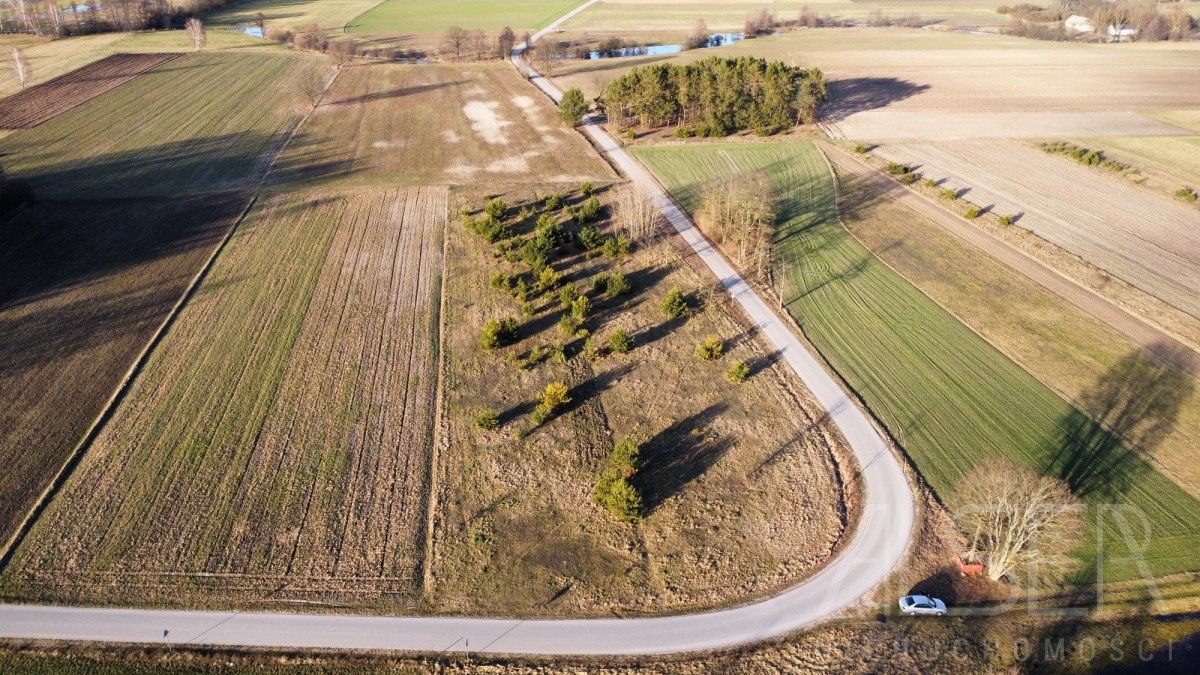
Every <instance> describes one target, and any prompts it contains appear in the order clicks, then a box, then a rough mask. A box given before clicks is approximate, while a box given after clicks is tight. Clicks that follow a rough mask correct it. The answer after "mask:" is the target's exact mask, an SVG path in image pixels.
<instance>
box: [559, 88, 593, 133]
mask: <svg viewBox="0 0 1200 675" xmlns="http://www.w3.org/2000/svg"><path fill="white" fill-rule="evenodd" d="M587 111H588V104H587V99H585V98H584V97H583V92H582V91H580V89H579V87H571V88H570V89H568V90H566V91H565V92H563V97H562V100H560V101H559V102H558V119H560V120H562V121H563V122H565V123H567V124H570V125H571V126H578V125H579V123H580V122H582V121H583V116H584V115H586V114H587Z"/></svg>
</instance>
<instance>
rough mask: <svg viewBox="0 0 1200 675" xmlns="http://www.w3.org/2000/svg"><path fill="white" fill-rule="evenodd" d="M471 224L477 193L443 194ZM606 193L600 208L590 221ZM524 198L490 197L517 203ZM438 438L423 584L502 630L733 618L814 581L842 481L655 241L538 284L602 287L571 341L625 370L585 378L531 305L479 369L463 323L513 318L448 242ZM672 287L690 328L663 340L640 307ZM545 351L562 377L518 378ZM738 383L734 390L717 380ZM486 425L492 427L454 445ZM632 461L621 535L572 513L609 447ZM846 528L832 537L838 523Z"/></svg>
mask: <svg viewBox="0 0 1200 675" xmlns="http://www.w3.org/2000/svg"><path fill="white" fill-rule="evenodd" d="M456 194H457V195H458V198H459V200H460V201H463V202H466V203H470V204H472V205H474V206H476V207H478V205H479V204H480V203H481V199H480V195H479V193H478V192H477V191H468V190H463V191H460V192H457V193H456ZM610 194H611V192H606V193H605V196H604V198H605V200H606V201H607V200H608V198H609V195H610ZM531 196H532V193H531V192H530V191H529V190H528V189H511V190H508V191H507V192H506V193H505V194H504V198H505V199H506V200H507V201H508V202H509V203H510V204H513V203H524V202H525V201H526V200H528V199H529V198H530V197H531ZM448 241H449V252H448V256H447V263H448V268H447V284H448V286H447V293H446V297H447V306H446V317H445V322H446V333H445V339H446V354H447V365H446V372H445V378H446V379H445V384H444V391H445V397H446V398H445V406H444V410H445V411H446V419H445V424H446V427H447V440H448V445H447V446H446V447H444V448H443V449H442V453H443V454H442V461H441V466H440V469H439V472H438V475H439V483H440V485H441V490H440V491H439V493H438V495H437V504H438V509H437V518H436V523H437V525H436V529H435V534H434V536H435V542H436V543H435V547H434V562H433V565H432V571H433V583H432V586H431V588H430V589H429V593H428V597H430V598H433V599H434V600H435V601H436V602H435V607H436V608H437V609H439V610H445V611H471V612H481V613H501V614H520V615H541V614H556V615H562V614H569V615H596V614H607V613H609V612H612V611H620V612H621V613H633V614H642V613H661V612H667V611H679V610H683V609H685V608H695V607H701V606H712V605H718V604H721V603H725V602H730V601H743V600H745V599H746V598H748V597H752V596H756V595H764V594H767V593H769V592H772V591H775V590H778V589H780V588H782V587H784V586H786V585H789V584H791V583H794V582H796V581H797V580H799V579H801V578H803V577H805V576H807V575H808V574H810V573H812V572H814V571H816V570H817V569H819V568H820V566H821V565H823V564H824V562H825V561H826V559H827V558H828V556H829V554H830V552H831V550H832V549H833V547H834V546H835V545H836V544H837V543H838V541H839V537H841V536H842V534H843V531H844V530H843V527H844V525H843V523H842V521H841V517H840V516H839V510H841V509H845V508H847V504H848V500H852V499H853V498H852V497H848V496H847V495H846V494H844V492H843V487H842V479H841V476H844V475H847V473H848V472H850V471H852V470H853V469H851V468H850V461H851V460H849V459H847V454H846V451H845V448H844V446H843V441H842V440H841V439H840V438H838V437H835V436H833V435H832V432H831V431H830V430H829V429H827V428H825V426H824V425H823V424H822V423H821V422H820V413H819V409H818V407H817V406H816V405H815V404H814V403H813V402H812V401H811V400H809V399H808V398H807V395H806V394H805V393H804V392H803V390H802V387H801V385H800V384H799V383H798V382H796V381H795V380H794V379H793V377H792V376H791V375H790V374H789V373H788V372H787V371H786V367H785V366H783V365H781V364H775V363H772V361H771V360H770V359H767V360H764V358H763V357H762V353H763V351H762V350H763V347H762V346H761V345H760V344H759V343H758V342H757V339H756V338H754V337H752V336H751V335H750V334H749V333H748V332H747V331H746V329H745V327H744V326H741V325H739V323H738V322H737V320H736V319H735V318H734V316H733V315H732V314H731V313H730V311H731V310H730V309H727V308H726V307H725V306H723V305H722V304H721V296H720V292H719V291H716V292H715V293H714V291H713V290H712V288H711V283H712V282H711V281H710V280H709V279H708V278H707V277H706V276H703V273H698V272H697V271H695V270H694V269H693V268H692V267H690V266H689V265H687V264H686V263H685V261H684V259H683V258H682V257H681V254H680V253H679V252H678V250H677V249H676V248H675V242H674V239H669V240H666V241H660V242H659V243H656V244H653V245H651V246H647V247H645V248H641V249H638V250H636V251H635V252H634V253H633V254H632V255H630V256H629V257H627V258H625V259H623V260H621V261H619V262H612V261H610V260H608V259H607V258H603V257H596V258H591V259H588V258H587V257H586V256H584V255H582V254H580V253H577V252H575V253H571V254H570V255H568V256H566V257H565V258H563V259H561V262H558V263H556V266H557V267H558V269H559V270H560V271H561V272H563V273H564V274H565V275H566V277H567V278H568V279H569V280H570V281H571V282H572V283H575V284H577V285H579V286H581V288H583V289H588V288H590V284H591V279H592V278H593V277H594V276H595V275H596V274H598V273H606V272H608V271H609V270H611V269H617V268H619V269H621V270H622V271H623V272H624V274H625V275H626V276H627V278H628V279H629V280H630V281H631V282H632V284H633V289H634V292H633V294H632V295H631V296H629V297H628V300H627V301H622V300H614V299H606V298H603V297H596V298H595V300H596V306H597V312H596V314H595V317H594V318H592V319H590V320H589V321H588V322H587V323H586V328H587V329H588V330H589V331H590V332H591V333H592V334H593V335H597V336H599V337H600V338H601V339H602V340H603V339H604V338H606V337H607V335H608V334H609V333H611V332H612V331H613V330H615V329H617V328H625V329H626V330H627V331H628V332H629V333H630V334H632V335H633V336H634V339H635V341H636V344H637V346H636V347H635V348H634V350H633V351H632V352H630V353H628V354H626V355H609V356H607V357H604V358H602V359H600V360H598V361H594V362H593V361H589V360H588V359H587V358H586V357H585V356H583V355H582V354H579V351H580V349H581V344H580V342H581V340H579V339H574V340H572V339H568V338H565V337H564V336H563V335H562V334H561V332H560V331H559V329H558V327H557V325H556V324H557V322H558V318H559V314H560V310H559V308H558V303H557V300H546V299H534V300H533V302H532V304H533V308H534V311H535V313H534V315H533V316H530V317H521V319H520V320H521V322H522V326H521V328H520V331H519V335H520V337H521V340H520V342H519V343H518V344H516V345H514V346H511V347H507V348H505V349H503V350H502V351H501V352H500V353H486V352H483V351H482V350H481V349H480V348H479V346H478V341H479V334H480V329H481V326H482V325H483V323H484V322H485V321H486V320H488V319H491V318H495V317H500V316H504V315H513V316H520V311H519V306H518V304H517V303H516V302H515V301H514V300H513V299H512V298H510V297H509V296H508V294H506V293H504V292H502V291H498V290H495V289H492V288H490V287H489V277H490V276H491V274H492V273H493V272H494V271H496V270H505V271H511V272H515V271H519V269H520V266H519V265H510V264H508V263H505V262H503V261H501V260H497V259H494V258H493V257H492V255H491V254H490V250H491V247H490V246H489V245H487V244H486V243H485V242H484V241H483V240H482V239H481V238H478V237H476V236H475V235H473V234H472V233H470V232H468V231H467V230H465V229H464V228H462V227H460V226H459V225H457V224H452V225H451V227H450V234H449V237H448ZM676 285H678V286H680V287H682V288H683V289H685V290H686V291H688V292H689V293H690V294H691V296H692V298H693V303H695V304H698V305H702V306H703V307H704V309H703V311H701V312H699V313H698V314H696V315H695V316H693V317H691V318H689V319H687V320H686V321H678V320H674V321H673V320H667V319H665V318H664V316H663V315H662V313H661V311H660V308H659V304H660V302H661V300H662V297H663V296H664V295H665V293H666V292H667V290H668V289H669V288H670V287H672V286H676ZM708 336H716V337H719V338H721V339H723V340H725V341H726V345H727V351H726V356H725V357H724V358H723V359H721V360H720V361H717V362H715V363H704V362H701V361H699V360H698V359H697V358H696V356H695V351H696V347H697V345H698V344H700V342H701V341H703V340H704V338H705V337H708ZM558 341H562V342H565V343H566V344H565V345H564V347H565V349H566V353H567V354H568V356H569V358H568V360H567V361H566V362H565V363H564V362H557V361H556V360H555V359H550V360H548V361H546V362H543V363H541V364H540V365H537V366H535V367H533V368H532V369H529V370H522V369H519V368H518V367H517V366H516V365H515V364H513V363H511V362H510V361H509V360H508V358H507V357H508V356H509V355H513V356H514V357H519V358H523V357H526V356H527V355H528V353H529V352H530V351H531V350H532V349H534V348H535V347H548V346H550V345H552V344H553V343H555V342H558ZM738 359H744V360H746V361H747V362H748V363H750V364H751V367H752V369H753V371H754V373H755V374H754V375H753V376H752V377H751V378H750V379H749V380H748V381H747V382H745V383H743V384H740V385H738V384H732V383H730V382H728V381H727V380H726V379H725V377H724V373H725V371H726V370H727V369H728V367H729V364H730V363H732V362H733V361H734V360H738ZM555 380H558V381H562V382H565V383H567V384H568V385H569V386H570V388H571V394H570V395H571V397H572V398H573V402H572V403H571V405H570V407H569V411H568V412H566V413H564V414H562V415H560V416H558V417H556V418H553V419H552V420H551V421H549V422H548V423H546V424H545V425H543V426H542V427H540V428H533V427H532V423H531V420H530V418H529V413H530V412H531V411H532V407H533V405H532V404H533V402H534V400H535V398H536V394H537V392H539V391H540V390H541V389H542V388H543V387H544V386H545V385H546V383H548V382H552V381H555ZM480 408H493V409H495V410H497V411H498V412H499V413H500V415H499V417H500V420H501V422H502V427H501V428H500V429H499V430H498V431H495V432H484V431H481V430H479V429H477V428H476V427H475V425H474V421H473V420H474V418H475V415H476V414H477V413H478V412H479V409H480ZM625 436H628V437H632V438H634V439H636V440H637V441H639V442H640V443H641V444H642V448H643V453H644V456H645V457H646V458H647V460H648V465H647V467H646V468H645V469H643V471H642V473H641V474H639V476H640V477H641V478H640V479H639V480H642V481H643V482H642V485H643V487H644V488H645V490H646V491H647V495H648V501H649V503H650V505H651V507H652V508H651V512H650V515H649V516H648V517H647V518H646V519H645V520H644V521H642V522H641V523H640V524H638V525H636V526H632V527H631V526H627V525H622V524H620V523H618V522H616V521H615V520H613V519H612V518H611V517H610V516H609V515H608V514H607V513H604V512H603V511H601V510H600V509H599V508H598V507H596V506H595V505H593V504H592V502H591V488H592V484H593V482H594V480H595V478H596V476H597V475H598V474H599V472H600V470H601V468H602V467H603V464H604V462H605V461H606V458H607V454H608V452H609V451H610V450H611V448H612V445H613V444H614V443H615V442H616V440H617V439H618V438H620V437H625ZM852 517H853V516H852V515H851V516H849V517H848V518H852Z"/></svg>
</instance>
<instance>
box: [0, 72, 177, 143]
mask: <svg viewBox="0 0 1200 675" xmlns="http://www.w3.org/2000/svg"><path fill="white" fill-rule="evenodd" d="M177 56H179V54H114V55H113V56H110V57H108V58H105V59H101V60H99V61H96V62H95V63H91V64H89V65H86V66H84V67H82V68H80V69H78V70H74V71H71V72H69V73H67V74H66V75H62V76H59V77H56V78H54V79H53V80H50V81H49V82H44V83H42V84H39V85H38V86H36V87H31V88H29V89H26V90H24V91H22V92H20V93H18V94H13V95H12V96H9V97H8V98H6V99H4V100H3V101H0V129H28V128H29V127H36V126H37V125H39V124H41V123H42V122H45V121H46V120H49V119H53V118H54V117H56V116H58V115H61V114H62V113H64V112H66V111H68V110H70V109H71V108H74V107H76V106H78V105H81V104H83V103H86V102H88V101H90V100H92V99H93V98H96V97H97V96H99V95H100V94H103V93H104V92H106V91H109V90H111V89H115V88H116V87H118V86H120V85H122V84H124V83H126V82H128V81H129V80H132V79H133V78H135V77H137V76H138V75H141V74H142V73H144V72H146V71H147V70H150V69H151V68H155V67H157V66H160V65H162V64H164V63H166V62H167V61H170V60H171V59H173V58H176V57H177Z"/></svg>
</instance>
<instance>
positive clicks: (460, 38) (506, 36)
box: [438, 26, 529, 61]
mask: <svg viewBox="0 0 1200 675" xmlns="http://www.w3.org/2000/svg"><path fill="white" fill-rule="evenodd" d="M524 39H525V40H527V41H528V40H529V35H528V34H526V35H525V38H524ZM516 44H517V34H516V33H514V32H513V29H512V28H510V27H508V26H505V27H504V28H502V29H501V30H500V32H499V33H498V34H497V35H496V37H495V38H491V37H489V36H488V34H487V33H486V32H484V31H483V30H481V29H478V28H476V29H474V30H468V29H466V28H463V27H461V26H451V27H449V28H447V29H446V30H445V31H443V32H442V39H441V43H440V44H439V46H438V53H439V54H440V55H441V57H442V58H443V59H447V60H450V59H452V60H455V61H464V60H471V61H486V60H489V59H506V58H508V55H509V54H510V53H511V52H512V50H513V47H515V46H516Z"/></svg>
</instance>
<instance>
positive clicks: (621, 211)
mask: <svg viewBox="0 0 1200 675" xmlns="http://www.w3.org/2000/svg"><path fill="white" fill-rule="evenodd" d="M613 215H614V216H615V219H616V222H617V225H618V227H620V228H621V229H623V230H625V235H626V236H627V237H629V241H631V242H633V243H634V244H645V243H647V242H649V241H651V240H653V239H654V236H655V234H656V233H657V231H658V228H659V226H660V225H661V224H662V219H661V217H660V216H659V213H658V209H657V208H656V207H655V206H654V200H652V199H651V198H650V195H648V194H646V192H645V191H644V190H642V189H641V188H639V187H636V186H634V185H632V184H630V185H626V186H625V187H622V188H620V190H619V191H618V192H617V203H616V208H615V209H614V214H613Z"/></svg>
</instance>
